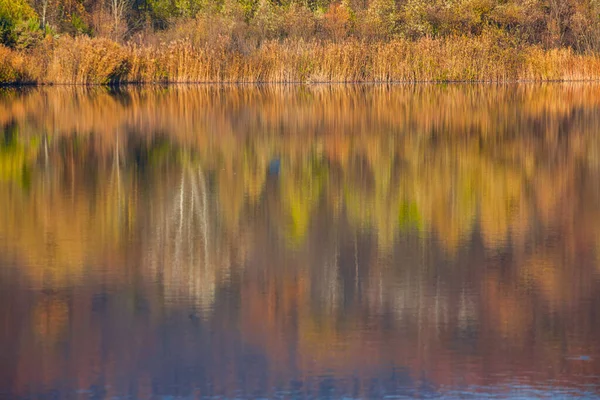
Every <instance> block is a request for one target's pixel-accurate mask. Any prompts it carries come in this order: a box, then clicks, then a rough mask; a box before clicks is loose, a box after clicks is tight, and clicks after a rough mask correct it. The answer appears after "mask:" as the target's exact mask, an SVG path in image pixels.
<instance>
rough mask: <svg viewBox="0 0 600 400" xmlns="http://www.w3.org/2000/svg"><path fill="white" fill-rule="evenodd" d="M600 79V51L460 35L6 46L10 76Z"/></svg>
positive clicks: (88, 80)
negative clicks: (31, 48) (241, 47)
mask: <svg viewBox="0 0 600 400" xmlns="http://www.w3.org/2000/svg"><path fill="white" fill-rule="evenodd" d="M597 79H600V55H597V54H585V55H582V54H577V53H575V52H574V51H572V50H570V49H554V50H544V49H542V48H540V47H536V46H521V45H513V44H510V43H509V44H507V43H503V41H502V40H498V38H495V37H492V36H489V37H488V36H480V37H478V38H472V37H465V36H455V37H451V38H445V39H429V38H423V39H420V40H417V41H409V40H404V39H395V40H392V41H389V42H375V43H367V42H365V41H360V40H354V39H348V40H346V41H343V42H338V43H334V42H318V41H302V40H298V41H266V42H264V43H262V44H261V45H260V46H258V47H256V48H255V49H254V50H251V51H247V52H241V51H236V50H232V49H231V48H228V47H227V46H219V45H218V44H217V45H214V46H210V45H203V46H195V45H193V44H192V43H191V41H190V40H187V39H180V40H176V41H172V42H170V43H168V44H159V45H155V46H139V45H133V44H128V45H119V44H117V43H114V42H112V41H110V40H107V39H91V38H87V37H78V38H70V37H63V38H60V39H58V40H55V41H53V42H52V43H49V44H47V45H45V46H43V47H41V48H39V49H37V50H36V51H35V52H33V53H32V52H29V53H25V52H16V51H14V50H10V49H8V48H5V47H0V83H4V84H8V83H27V82H36V83H39V84H118V83H134V82H135V83H156V82H161V83H183V82H211V83H213V82H214V83H222V82H280V83H291V82H450V81H465V82H508V81H518V80H531V81H550V80H552V81H569V80H597Z"/></svg>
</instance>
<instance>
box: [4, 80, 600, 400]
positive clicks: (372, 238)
mask: <svg viewBox="0 0 600 400" xmlns="http://www.w3.org/2000/svg"><path fill="white" fill-rule="evenodd" d="M383 397H385V398H390V399H392V398H415V397H416V398H432V397H433V398H438V397H440V398H457V399H459V398H460V399H462V398H474V399H479V398H483V397H487V398H507V397H510V398H527V399H531V398H548V397H554V398H600V85H598V84H558V83H556V84H545V85H533V84H520V85H516V84H515V85H462V84H456V85H396V86H377V85H365V86H361V85H354V86H344V85H329V86H327V85H325V86H319V85H315V86H303V85H298V86H250V85H248V86H211V85H205V86H202V85H197V86H170V87H161V86H141V87H125V88H120V89H110V88H100V87H96V88H93V87H92V88H77V87H68V86H56V87H40V88H22V89H16V88H4V89H0V398H11V399H12V398H15V399H21V398H23V399H25V398H27V399H29V398H32V399H33V398H35V399H59V398H60V399H62V398H69V399H70V398H75V399H88V398H90V399H103V398H108V399H125V398H144V399H145V398H152V399H169V400H171V399H192V398H193V399H196V398H198V399H203V398H220V399H225V398H236V399H245V398H252V399H257V398H277V399H309V398H310V399H328V398H333V399H338V398H344V399H371V398H383Z"/></svg>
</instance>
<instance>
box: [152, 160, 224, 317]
mask: <svg viewBox="0 0 600 400" xmlns="http://www.w3.org/2000/svg"><path fill="white" fill-rule="evenodd" d="M158 196H159V197H158V199H156V200H155V201H152V202H151V204H150V207H152V214H151V215H150V219H151V222H150V223H149V226H150V227H151V229H152V231H153V232H152V235H151V238H150V240H149V241H148V243H147V246H148V247H147V250H146V252H147V257H148V262H147V267H148V268H149V271H152V273H153V274H154V276H155V279H157V280H158V281H159V282H160V283H161V284H162V286H163V288H164V291H165V296H166V297H167V298H168V299H171V300H177V299H179V300H181V299H187V300H189V301H192V302H193V303H196V305H197V306H198V307H199V308H200V310H202V311H203V312H206V311H208V310H210V308H211V305H212V303H213V301H214V296H215V290H216V286H217V283H218V282H217V281H218V278H219V277H223V276H225V275H227V274H228V268H229V265H228V264H227V262H226V261H225V262H224V263H220V261H221V260H219V258H218V257H217V256H215V254H218V253H219V250H220V249H219V245H220V244H219V243H218V242H217V241H215V240H213V237H214V229H215V224H214V218H215V216H214V214H213V213H214V210H213V211H212V212H211V210H210V209H211V208H212V207H211V205H210V204H209V193H208V187H207V182H206V177H205V175H204V172H203V170H202V167H201V166H199V165H197V164H194V163H191V162H187V163H185V165H184V166H183V167H182V168H181V172H180V178H179V180H178V184H177V186H176V187H173V186H170V187H167V188H166V190H165V192H164V193H160V194H158Z"/></svg>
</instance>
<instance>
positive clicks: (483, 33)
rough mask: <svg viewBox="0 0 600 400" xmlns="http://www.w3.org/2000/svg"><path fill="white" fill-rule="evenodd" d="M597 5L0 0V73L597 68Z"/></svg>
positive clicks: (577, 73) (59, 78) (525, 74)
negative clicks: (10, 0) (9, 0)
mask: <svg viewBox="0 0 600 400" xmlns="http://www.w3.org/2000/svg"><path fill="white" fill-rule="evenodd" d="M63 3H64V4H63ZM67 3H68V4H67ZM599 12H600V8H599V6H597V5H595V3H591V2H589V1H583V0H565V1H555V0H552V1H541V0H533V1H528V2H524V3H523V2H517V1H499V0H456V1H453V2H445V1H442V0H435V1H423V0H396V1H394V0H371V1H364V2H363V1H342V2H337V1H334V2H329V1H320V2H314V3H313V2H309V3H308V4H304V3H299V2H295V1H282V2H276V1H272V0H227V1H223V2H221V3H211V2H204V1H197V0H190V1H186V2H172V1H170V0H152V1H149V2H148V1H146V2H142V1H138V0H110V1H105V2H102V1H92V0H90V1H87V2H82V1H79V0H69V1H66V0H55V1H49V0H35V1H33V0H31V1H28V0H14V2H8V0H0V26H2V28H0V55H1V57H0V84H2V83H4V84H7V83H32V82H35V83H39V84H118V83H125V82H138V83H141V82H143V83H172V82H286V83H288V82H420V81H422V82H425V81H426V82H448V81H486V82H505V81H518V80H530V81H551V80H562V81H565V80H596V79H599V78H600V55H599V53H598V51H600V35H598V33H597V32H600V20H599V19H598V15H599ZM38 25H39V26H38Z"/></svg>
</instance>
